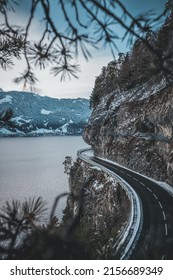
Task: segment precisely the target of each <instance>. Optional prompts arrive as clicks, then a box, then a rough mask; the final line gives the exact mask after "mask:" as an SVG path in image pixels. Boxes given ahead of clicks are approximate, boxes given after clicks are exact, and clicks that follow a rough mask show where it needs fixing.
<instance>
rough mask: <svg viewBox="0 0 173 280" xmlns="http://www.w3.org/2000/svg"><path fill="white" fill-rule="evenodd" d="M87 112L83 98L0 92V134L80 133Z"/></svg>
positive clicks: (87, 102)
mask: <svg viewBox="0 0 173 280" xmlns="http://www.w3.org/2000/svg"><path fill="white" fill-rule="evenodd" d="M90 113H91V111H90V109H89V100H87V99H83V98H77V99H64V98H63V99H57V98H51V97H48V96H40V95H38V94H34V93H31V92H17V91H9V92H4V91H0V136H39V135H49V134H50V135H80V134H82V130H83V128H84V126H85V125H86V123H87V121H88V117H89V116H90Z"/></svg>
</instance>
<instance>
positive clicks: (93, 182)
mask: <svg viewBox="0 0 173 280" xmlns="http://www.w3.org/2000/svg"><path fill="white" fill-rule="evenodd" d="M69 181H70V191H71V192H72V193H73V194H74V195H75V197H76V199H71V198H69V199H68V203H67V207H66V210H65V216H64V220H66V221H67V220H72V219H73V217H74V215H75V213H76V211H77V208H78V197H79V194H80V193H81V188H82V186H83V184H84V183H85V182H87V183H86V184H85V186H84V197H83V204H82V206H83V207H82V215H81V217H80V224H79V225H78V226H77V227H76V236H77V238H79V240H80V242H82V244H84V246H85V248H86V250H87V255H89V257H90V258H91V259H111V258H113V252H112V245H113V244H114V242H115V240H116V238H118V236H119V234H120V233H121V231H122V230H123V228H124V226H125V225H126V223H127V220H128V216H129V214H130V204H129V199H128V197H127V195H126V193H125V191H124V190H123V189H122V188H121V186H120V185H119V183H118V182H117V181H116V180H115V178H113V177H111V176H108V175H107V174H105V173H103V172H102V171H99V170H98V168H93V167H91V166H89V164H87V163H85V162H83V161H81V160H79V159H78V160H77V162H75V163H74V165H73V167H72V168H71V172H70V177H69Z"/></svg>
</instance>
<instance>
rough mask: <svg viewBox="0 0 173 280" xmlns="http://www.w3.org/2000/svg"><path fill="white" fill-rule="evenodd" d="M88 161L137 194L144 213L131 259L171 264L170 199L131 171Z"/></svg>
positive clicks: (172, 218) (101, 161)
mask: <svg viewBox="0 0 173 280" xmlns="http://www.w3.org/2000/svg"><path fill="white" fill-rule="evenodd" d="M91 160H92V161H94V162H96V163H98V164H99V165H102V166H104V167H106V168H107V169H109V170H111V171H113V172H114V173H115V174H117V175H118V176H120V177H121V178H122V179H123V180H125V181H126V182H127V183H128V184H129V185H130V186H131V187H132V188H133V189H134V190H135V191H136V193H137V194H138V196H139V197H140V199H141V203H142V209H143V225H142V230H141V234H140V237H139V239H138V242H137V244H136V246H135V248H134V250H133V252H132V254H131V256H130V259H147V260H149V259H158V260H159V259H169V260H173V195H172V194H171V193H169V192H168V191H166V190H165V189H163V188H162V187H161V186H159V185H158V184H157V183H154V182H153V181H151V180H150V179H148V178H145V177H143V176H142V175H139V174H137V173H135V172H133V171H131V170H128V169H126V168H123V167H121V166H119V165H116V163H115V164H113V163H110V162H107V161H105V160H104V159H100V158H97V157H91Z"/></svg>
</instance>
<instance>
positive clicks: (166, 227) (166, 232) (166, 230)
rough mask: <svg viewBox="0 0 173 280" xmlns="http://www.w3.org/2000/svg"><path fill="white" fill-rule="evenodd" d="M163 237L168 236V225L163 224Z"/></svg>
mask: <svg viewBox="0 0 173 280" xmlns="http://www.w3.org/2000/svg"><path fill="white" fill-rule="evenodd" d="M165 235H166V236H167V235H168V225H167V224H166V223H165Z"/></svg>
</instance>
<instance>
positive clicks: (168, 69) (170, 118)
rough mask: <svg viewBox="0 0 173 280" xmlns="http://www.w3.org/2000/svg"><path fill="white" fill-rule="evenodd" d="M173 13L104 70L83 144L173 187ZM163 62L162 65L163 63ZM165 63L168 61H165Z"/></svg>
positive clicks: (92, 97) (98, 82) (97, 87)
mask: <svg viewBox="0 0 173 280" xmlns="http://www.w3.org/2000/svg"><path fill="white" fill-rule="evenodd" d="M172 19H173V12H171V13H170V14H169V16H168V17H167V18H166V21H165V24H163V26H162V28H161V29H160V30H159V31H158V32H157V33H153V34H150V33H149V34H148V42H149V44H150V45H151V46H152V47H153V49H155V50H158V49H159V51H160V57H158V56H157V55H158V53H157V54H156V53H155V52H151V50H149V49H148V48H147V46H146V45H145V42H140V41H137V42H136V43H135V45H134V47H133V49H132V50H131V52H130V53H128V54H126V55H123V54H120V55H119V58H118V59H117V60H115V61H112V62H110V63H109V64H108V66H107V67H103V69H102V72H101V74H100V76H99V77H97V78H96V82H95V87H94V89H93V92H92V95H91V106H92V108H93V111H92V114H91V117H90V119H89V122H88V124H87V126H86V128H85V131H84V134H83V137H84V140H85V141H86V142H87V143H88V144H89V145H91V146H92V148H93V150H94V152H95V155H97V156H100V157H105V158H108V159H111V160H114V161H116V162H118V163H119V164H121V165H123V166H125V167H128V168H130V169H133V170H135V171H138V172H140V173H143V174H145V175H147V176H150V177H152V178H155V179H157V180H162V181H166V182H168V183H170V184H173V86H172V80H173V78H172V75H173V74H172V73H173V69H172V68H173V67H172V60H173V58H172V56H171V54H170V49H172V46H173V40H172V38H173V36H172V35H173V20H172ZM166 54H167V55H166ZM167 57H169V61H167V59H166V58H167ZM161 59H162V60H163V61H164V62H163V61H162V66H160V64H159V63H161ZM164 59H165V60H164Z"/></svg>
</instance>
